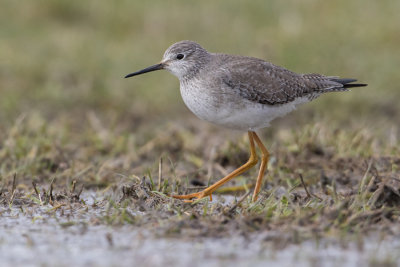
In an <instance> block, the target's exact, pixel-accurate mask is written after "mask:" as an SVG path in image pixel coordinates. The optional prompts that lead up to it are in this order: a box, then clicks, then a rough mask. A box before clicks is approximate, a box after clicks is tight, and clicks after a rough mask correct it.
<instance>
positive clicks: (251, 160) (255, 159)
mask: <svg viewBox="0 0 400 267" xmlns="http://www.w3.org/2000/svg"><path fill="white" fill-rule="evenodd" d="M257 162H258V157H257V156H253V155H252V156H250V158H249V161H248V164H249V165H250V166H254V165H256V164H257Z"/></svg>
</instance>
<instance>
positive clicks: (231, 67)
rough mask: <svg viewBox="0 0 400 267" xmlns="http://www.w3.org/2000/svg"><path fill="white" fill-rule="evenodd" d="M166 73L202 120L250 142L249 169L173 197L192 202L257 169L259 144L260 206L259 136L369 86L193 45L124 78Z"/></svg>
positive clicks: (177, 45)
mask: <svg viewBox="0 0 400 267" xmlns="http://www.w3.org/2000/svg"><path fill="white" fill-rule="evenodd" d="M161 69H165V70H168V71H169V72H171V73H172V74H173V75H175V76H176V77H178V79H179V82H180V92H181V95H182V98H183V101H184V102H185V104H186V106H187V107H188V108H189V109H190V110H191V111H192V112H193V113H194V114H195V115H196V116H197V117H199V118H200V119H203V120H206V121H209V122H211V123H214V124H218V125H221V126H224V127H227V128H232V129H236V130H242V131H247V132H248V136H249V143H250V157H249V160H248V161H247V162H246V163H245V164H244V165H242V166H241V167H239V168H238V169H236V170H234V171H233V172H232V173H230V174H228V175H227V176H226V177H224V178H222V179H221V180H219V181H217V182H216V183H214V184H213V185H211V186H209V187H207V188H206V189H204V190H203V191H200V192H197V193H193V194H187V195H172V197H174V198H177V199H183V200H185V201H189V202H190V201H192V199H200V198H203V197H207V196H209V197H210V199H212V198H211V194H212V193H213V192H214V191H215V190H216V189H217V188H218V187H220V186H222V185H223V184H224V183H226V182H228V181H229V180H231V179H232V178H234V177H236V176H238V175H240V174H242V173H243V172H245V171H247V170H249V169H250V168H251V167H253V166H254V165H256V164H257V162H258V157H257V154H256V148H255V144H257V145H258V147H259V148H260V150H261V153H262V157H261V164H260V170H259V173H258V177H257V180H256V185H255V189H254V192H253V196H252V201H256V200H257V197H258V194H259V192H260V189H261V184H262V180H263V177H264V172H265V169H266V167H267V164H268V160H269V153H268V150H267V149H266V148H265V146H264V145H263V143H262V142H261V140H260V138H259V137H258V135H257V134H256V132H255V131H256V130H259V129H261V128H264V127H268V126H269V123H270V122H271V121H272V120H274V119H275V118H277V117H282V116H284V115H286V114H287V113H289V112H291V111H293V110H295V109H296V107H297V106H298V105H300V104H303V103H307V102H310V101H311V100H313V99H315V98H317V97H318V96H320V95H321V94H324V93H328V92H343V91H348V90H349V88H351V87H362V86H366V84H361V83H354V82H355V81H357V80H356V79H347V78H346V79H342V78H339V77H336V76H325V75H321V74H316V73H312V74H298V73H295V72H292V71H290V70H287V69H285V68H283V67H279V66H276V65H274V64H272V63H269V62H267V61H264V60H262V59H258V58H253V57H245V56H236V55H227V54H220V53H210V52H208V51H207V50H205V49H204V48H203V47H201V46H200V45H199V44H198V43H196V42H193V41H180V42H177V43H175V44H173V45H171V46H170V47H169V48H168V49H167V50H166V51H165V53H164V56H163V58H162V60H161V62H160V63H158V64H156V65H153V66H150V67H148V68H145V69H143V70H140V71H137V72H133V73H131V74H128V75H126V76H125V78H129V77H132V76H136V75H140V74H143V73H146V72H151V71H156V70H161Z"/></svg>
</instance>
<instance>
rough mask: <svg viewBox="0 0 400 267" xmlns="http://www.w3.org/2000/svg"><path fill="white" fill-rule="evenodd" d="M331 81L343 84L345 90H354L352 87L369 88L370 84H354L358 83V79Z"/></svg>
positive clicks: (336, 79) (333, 79)
mask: <svg viewBox="0 0 400 267" xmlns="http://www.w3.org/2000/svg"><path fill="white" fill-rule="evenodd" d="M331 81H334V82H337V83H340V84H343V88H352V87H364V86H367V85H368V84H366V83H353V82H356V81H357V79H351V78H343V79H341V78H332V79H331Z"/></svg>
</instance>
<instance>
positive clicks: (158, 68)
mask: <svg viewBox="0 0 400 267" xmlns="http://www.w3.org/2000/svg"><path fill="white" fill-rule="evenodd" d="M163 68H164V65H163V64H162V63H160V64H156V65H153V66H150V67H148V68H145V69H142V70H139V71H137V72H133V73H131V74H128V75H126V76H125V78H129V77H132V76H136V75H140V74H143V73H146V72H150V71H155V70H162V69H163Z"/></svg>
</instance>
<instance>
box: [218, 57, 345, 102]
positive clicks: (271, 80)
mask: <svg viewBox="0 0 400 267" xmlns="http://www.w3.org/2000/svg"><path fill="white" fill-rule="evenodd" d="M224 70H225V75H224V79H223V82H224V83H225V84H226V85H228V86H229V87H230V88H231V89H232V90H234V91H235V93H238V94H239V95H240V96H241V97H243V98H246V99H248V100H250V101H253V102H257V103H261V104H269V105H277V104H284V103H288V102H291V101H293V100H295V99H296V98H298V97H304V96H308V97H310V99H312V98H313V97H314V96H315V95H319V94H320V93H323V92H328V91H332V90H334V91H340V90H346V89H344V88H343V85H342V84H340V83H338V82H335V81H333V80H330V79H332V78H333V77H327V76H323V75H320V74H297V73H295V72H292V71H289V70H287V69H285V68H282V67H279V66H276V65H273V64H271V63H268V62H265V61H263V60H259V59H256V58H242V57H240V58H236V59H235V60H234V61H231V62H227V63H226V66H225V67H224Z"/></svg>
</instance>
